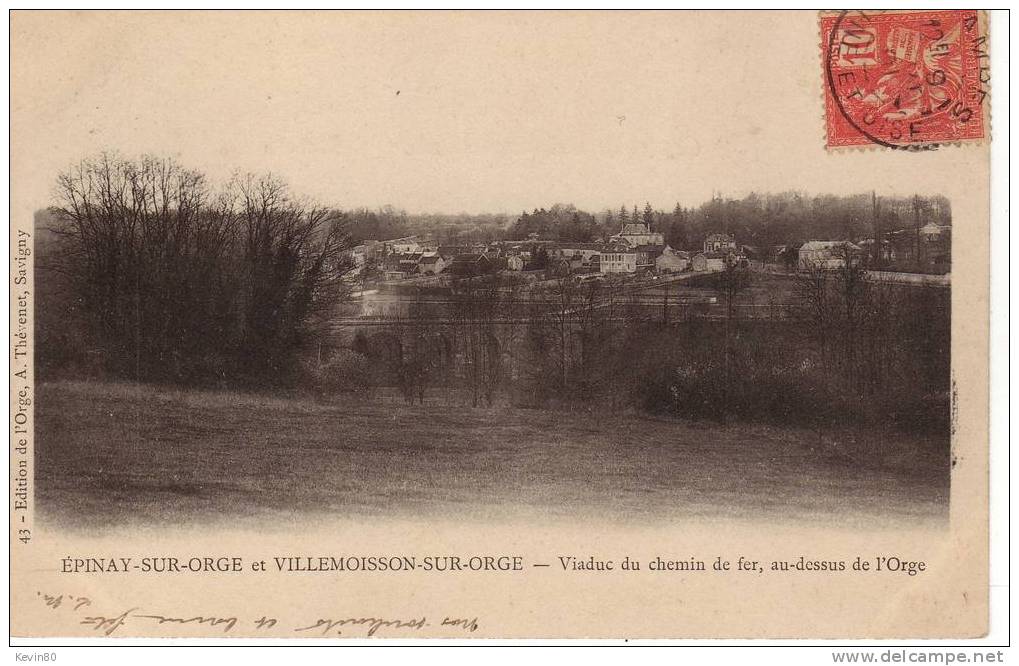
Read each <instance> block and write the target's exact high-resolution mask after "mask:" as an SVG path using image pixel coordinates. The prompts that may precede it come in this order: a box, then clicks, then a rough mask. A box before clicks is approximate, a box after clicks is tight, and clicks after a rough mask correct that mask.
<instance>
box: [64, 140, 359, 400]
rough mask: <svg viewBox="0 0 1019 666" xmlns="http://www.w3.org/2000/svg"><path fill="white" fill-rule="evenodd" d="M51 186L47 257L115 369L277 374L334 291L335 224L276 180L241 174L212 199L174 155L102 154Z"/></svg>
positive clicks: (178, 376) (204, 376)
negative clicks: (54, 189)
mask: <svg viewBox="0 0 1019 666" xmlns="http://www.w3.org/2000/svg"><path fill="white" fill-rule="evenodd" d="M57 186H58V204H59V205H58V207H57V208H56V212H57V217H58V223H57V228H56V229H55V230H54V231H56V232H57V233H58V234H59V235H60V237H61V239H62V242H61V244H60V248H59V251H58V253H57V256H58V259H57V260H56V261H55V262H53V263H54V264H55V265H56V266H57V267H58V269H59V270H61V271H63V272H65V273H67V274H68V275H69V276H70V277H71V279H72V283H73V284H74V285H75V288H76V289H77V295H78V298H79V299H80V301H81V302H82V303H83V304H84V305H85V309H86V310H87V311H88V312H89V313H90V328H91V333H92V335H91V337H92V339H93V341H94V344H95V345H96V346H97V347H98V348H99V349H100V350H101V352H102V354H103V357H104V358H105V359H106V365H107V369H108V370H109V371H111V372H113V373H115V374H120V375H126V376H131V377H134V378H135V379H140V380H174V381H183V382H200V381H210V380H215V379H219V380H224V379H225V378H227V377H228V376H231V377H237V376H239V375H242V374H243V375H247V376H253V375H254V374H260V375H261V376H262V377H263V378H265V377H267V376H272V377H281V376H283V375H284V374H287V373H288V372H289V371H290V370H291V369H292V368H290V367H288V365H287V363H286V361H287V360H288V359H291V360H292V359H293V354H294V353H295V352H296V350H297V348H298V347H299V346H300V344H301V343H302V342H303V341H304V340H305V338H306V337H307V335H306V334H307V333H309V332H310V330H311V327H312V324H313V323H314V322H315V321H316V317H317V316H318V315H319V314H321V313H322V312H323V309H324V308H326V307H328V306H329V305H330V304H331V302H332V297H335V296H336V293H337V291H336V288H338V287H339V286H340V282H339V276H340V275H341V274H342V272H343V270H344V265H343V262H342V261H341V258H340V256H339V252H340V249H341V248H342V247H343V245H344V243H345V238H344V234H343V229H342V225H341V224H339V223H338V220H337V218H336V216H335V214H334V213H333V212H332V211H329V210H327V209H323V208H318V207H313V206H310V205H308V204H306V203H303V202H298V201H296V200H294V199H292V198H290V197H289V195H288V194H287V191H286V188H285V186H284V185H283V184H282V183H281V182H279V181H278V180H275V179H272V178H263V179H255V178H253V177H249V178H248V179H247V180H244V181H242V182H239V183H235V184H234V185H233V186H231V187H229V188H227V190H226V191H224V192H222V193H218V194H217V193H215V192H213V191H212V190H211V188H210V187H209V186H208V184H207V182H206V180H205V178H204V176H203V175H202V174H200V173H199V172H197V171H194V170H191V169H187V168H185V167H183V166H181V165H180V164H178V163H176V162H175V161H173V160H169V159H161V158H156V157H143V158H141V159H139V160H134V161H131V160H125V159H122V158H119V157H117V156H114V155H109V154H103V155H100V156H98V157H96V158H94V159H89V160H83V161H82V162H80V163H79V164H77V165H75V166H74V167H72V168H70V169H68V170H67V171H65V172H64V173H62V174H60V175H59V177H58V180H57ZM263 361H264V362H263Z"/></svg>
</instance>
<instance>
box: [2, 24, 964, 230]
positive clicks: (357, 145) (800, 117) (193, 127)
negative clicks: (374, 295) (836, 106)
mask: <svg viewBox="0 0 1019 666" xmlns="http://www.w3.org/2000/svg"><path fill="white" fill-rule="evenodd" d="M12 25H13V28H12V46H11V48H12V93H11V94H12V100H11V108H12V120H11V131H12V182H13V183H14V185H15V190H16V191H17V194H18V200H19V201H20V202H21V205H23V206H25V207H33V208H38V207H41V206H45V205H48V204H50V203H52V202H53V192H54V187H53V185H54V181H55V178H56V176H57V174H58V173H59V172H60V171H61V170H62V169H64V168H66V167H67V166H69V165H70V164H72V163H74V162H75V161H77V160H79V159H81V158H83V157H86V156H88V155H92V154H95V153H97V152H99V151H103V150H109V151H116V152H119V153H121V154H123V155H125V156H137V155H140V154H142V153H153V154H157V155H169V156H174V157H176V158H178V159H179V160H180V161H181V162H183V163H184V164H186V165H188V166H191V167H195V168H198V169H200V170H202V171H204V172H205V173H207V174H208V175H210V176H211V177H212V178H213V179H214V180H222V179H226V178H228V177H229V176H230V174H231V173H233V172H235V171H240V172H248V171H251V172H265V171H271V172H273V173H275V174H278V175H280V176H282V177H283V178H285V179H286V180H287V181H288V182H289V183H290V185H291V186H292V187H293V189H294V190H295V191H296V192H299V193H303V194H306V195H308V196H310V197H313V198H315V199H317V200H319V201H320V202H321V203H324V204H330V205H337V206H340V207H354V206H369V207H377V206H382V205H385V204H390V205H393V206H395V207H397V208H403V209H406V210H408V211H410V212H449V213H456V212H469V213H480V212H492V213H499V212H505V213H511V214H516V213H519V212H520V211H521V210H524V209H527V210H530V209H532V208H535V207H542V206H546V207H547V206H550V205H552V204H553V203H556V202H563V203H574V204H576V205H577V206H578V207H580V208H583V209H587V210H604V209H605V208H613V209H618V207H619V206H620V205H621V204H627V205H628V206H632V205H633V204H638V205H640V206H643V203H644V202H645V201H649V202H651V203H652V205H653V206H654V207H656V208H664V209H671V208H672V207H673V206H674V205H675V204H676V203H677V202H679V203H681V204H683V205H684V206H692V205H697V204H699V203H701V202H703V201H705V200H707V199H708V198H710V197H711V196H712V193H713V192H716V193H721V194H722V195H725V196H742V195H743V194H745V193H747V192H750V191H762V192H766V191H784V190H790V189H796V190H800V191H805V192H809V193H823V192H834V193H855V192H861V191H870V190H871V189H876V190H877V191H878V193H879V194H913V193H915V192H918V193H921V194H924V193H926V194H933V193H937V192H945V193H948V194H951V192H950V190H951V189H952V188H958V187H964V186H965V185H966V182H967V181H966V173H965V167H966V164H967V163H972V162H973V161H974V160H975V159H976V158H975V157H974V156H973V155H967V154H965V153H960V152H959V149H955V151H954V152H951V151H938V152H934V153H924V154H907V153H902V152H889V151H887V150H855V151H848V152H841V153H835V154H832V153H829V152H827V151H826V150H825V149H824V103H823V97H822V82H823V77H822V68H821V56H820V49H819V46H818V45H819V32H818V27H817V16H816V14H815V13H813V12H807V11H798V12H755V13H750V14H747V13H741V12H718V13H700V12H692V13H689V12H672V13H654V12H636V13H628V12H611V13H544V14H537V13H528V12H517V13H499V12H483V13H444V12H432V13H390V14H385V15H382V14H377V13H372V12H354V13H338V12H333V13H327V12H311V13H300V14H294V13H282V12H276V13H269V12H266V13H259V12H247V13H243V14H236V13H230V12H210V13H197V12H171V13H144V12H141V13H133V14H119V13H102V12H94V13H67V12H64V13H53V12H15V14H14V17H13V19H12ZM963 150H965V149H963ZM960 154H962V158H961V161H962V164H961V165H960V166H959V168H960V171H959V173H960V179H961V180H958V181H957V180H954V179H953V181H952V182H949V183H939V182H936V181H932V179H931V178H930V177H929V175H928V174H930V173H945V172H947V171H949V170H950V169H952V168H955V167H954V166H953V165H956V164H959V162H960ZM974 154H975V153H974ZM953 160H954V161H953ZM890 174H891V176H892V177H890ZM946 189H947V190H949V191H948V192H946Z"/></svg>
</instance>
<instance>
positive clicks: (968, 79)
mask: <svg viewBox="0 0 1019 666" xmlns="http://www.w3.org/2000/svg"><path fill="white" fill-rule="evenodd" d="M821 40H822V48H823V57H824V76H825V124H826V129H827V146H828V147H829V148H840V147H846V146H866V145H879V146H885V147H888V148H900V149H924V148H931V147H934V146H937V145H938V144H944V143H954V142H961V141H979V140H982V139H985V138H986V137H987V131H988V128H987V113H986V106H987V105H986V101H987V96H988V94H989V83H990V64H989V54H988V44H987V35H986V29H985V25H984V22H983V20H982V16H981V14H980V13H979V12H978V11H977V10H944V11H918V12H905V11H884V12H865V11H846V12H841V13H838V14H835V13H828V14H823V15H822V16H821Z"/></svg>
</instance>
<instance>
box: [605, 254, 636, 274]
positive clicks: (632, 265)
mask: <svg viewBox="0 0 1019 666" xmlns="http://www.w3.org/2000/svg"><path fill="white" fill-rule="evenodd" d="M600 267H601V272H602V273H636V272H637V253H636V252H634V251H633V250H621V249H612V250H606V251H605V252H602V253H601V264H600Z"/></svg>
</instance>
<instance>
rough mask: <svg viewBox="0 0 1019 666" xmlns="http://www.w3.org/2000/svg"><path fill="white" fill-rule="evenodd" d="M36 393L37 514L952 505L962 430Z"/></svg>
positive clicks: (111, 519) (693, 513) (102, 390)
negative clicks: (934, 432)
mask: <svg viewBox="0 0 1019 666" xmlns="http://www.w3.org/2000/svg"><path fill="white" fill-rule="evenodd" d="M36 405H37V411H36V425H37V431H38V446H37V458H36V460H37V483H36V486H37V488H36V497H37V500H38V505H39V511H40V517H41V518H42V519H43V520H44V521H48V522H52V523H56V524H62V525H66V526H69V527H73V528H79V529H89V530H95V529H102V528H103V527H105V526H115V525H116V526H124V525H129V524H166V523H172V524H188V523H195V524H199V523H200V524H202V525H208V524H210V523H213V522H215V521H217V520H222V521H231V522H237V521H249V520H250V521H256V522H258V523H259V524H262V525H271V524H273V522H272V521H276V522H277V523H279V522H282V523H286V522H287V521H288V520H297V519H299V518H307V517H309V515H312V514H327V515H333V516H342V517H344V518H356V517H358V516H369V517H376V518H378V517H385V516H396V517H415V516H425V515H437V514H440V515H443V516H445V517H462V518H464V519H471V518H478V519H489V518H498V517H500V516H501V517H507V518H514V519H516V518H529V517H534V516H539V517H540V516H546V517H549V518H554V517H562V518H567V519H572V518H583V517H596V518H598V519H610V520H620V521H631V522H632V521H648V522H651V521H654V522H661V521H682V520H687V519H690V520H694V519H714V518H716V517H724V518H731V519H746V520H755V521H756V520H761V521H783V522H784V521H790V520H793V521H798V520H807V521H822V520H823V521H831V520H832V519H833V518H836V517H837V520H838V521H841V522H845V523H847V524H849V523H856V522H860V521H866V522H867V524H870V525H873V524H875V523H876V522H886V523H888V524H901V523H902V522H903V521H905V522H909V523H915V522H925V521H935V522H937V521H941V520H944V519H945V517H946V514H947V497H948V461H947V456H948V453H947V448H948V447H947V442H945V441H938V440H936V439H925V438H923V437H919V436H909V435H904V434H902V433H870V434H867V435H861V434H859V433H857V434H855V435H852V434H849V433H845V432H817V431H813V430H805V429H792V428H774V427H766V426H742V425H741V426H723V425H719V424H706V423H688V422H682V421H673V420H667V419H655V418H651V417H648V416H646V415H642V414H622V415H609V414H600V415H599V414H587V413H561V412H547V411H532V410H522V409H512V408H506V409H473V410H472V409H464V408H455V407H423V408H420V407H406V406H402V405H399V406H395V405H382V404H376V403H366V402H359V401H354V400H350V401H338V402H336V403H316V402H315V401H313V400H304V399H298V398H291V399H284V398H270V397H265V396H260V395H249V394H241V393H230V392H213V391H209V392H201V391H191V392H182V391H178V390H174V389H166V388H156V387H151V386H138V385H132V384H123V383H86V382H69V381H62V382H52V383H48V384H44V385H42V386H40V387H39V390H38V392H37V402H36ZM942 439H943V438H942Z"/></svg>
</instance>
